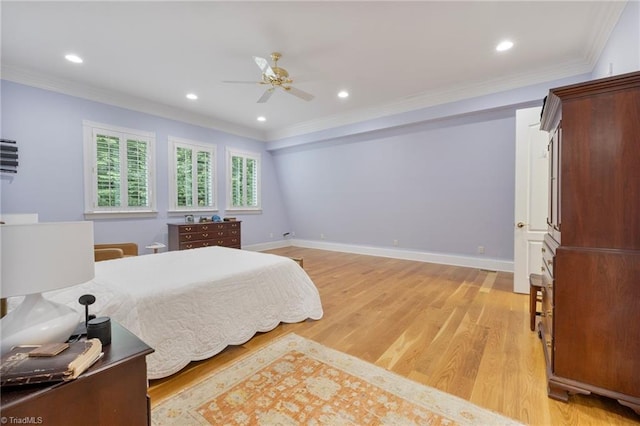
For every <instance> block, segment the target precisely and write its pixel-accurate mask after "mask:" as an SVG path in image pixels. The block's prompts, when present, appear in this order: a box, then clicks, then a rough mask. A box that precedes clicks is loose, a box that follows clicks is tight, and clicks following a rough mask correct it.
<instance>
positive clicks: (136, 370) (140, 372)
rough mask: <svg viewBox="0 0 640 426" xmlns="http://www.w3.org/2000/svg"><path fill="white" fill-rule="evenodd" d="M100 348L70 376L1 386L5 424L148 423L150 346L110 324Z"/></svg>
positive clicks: (120, 327)
mask: <svg viewBox="0 0 640 426" xmlns="http://www.w3.org/2000/svg"><path fill="white" fill-rule="evenodd" d="M102 352H103V355H102V357H100V358H99V359H98V360H97V361H96V362H95V363H94V364H93V365H92V366H91V367H89V368H88V369H87V370H85V371H84V373H82V374H81V375H80V376H79V377H78V378H77V379H75V380H69V381H66V382H56V383H41V384H39V385H34V386H13V387H8V388H3V389H2V393H0V398H1V403H0V407H1V409H2V417H3V418H4V419H5V420H7V423H8V424H14V423H18V420H22V422H20V423H22V424H25V423H31V424H36V423H37V424H43V425H64V426H86V425H88V424H91V425H105V426H106V425H109V426H110V425H148V424H149V409H148V407H149V398H148V396H147V372H146V370H147V369H146V363H145V357H146V355H147V354H150V353H152V352H153V349H151V348H150V347H149V346H147V345H146V344H145V343H144V342H142V341H141V340H140V339H139V338H137V337H136V336H134V335H133V334H132V333H130V332H129V331H128V330H126V329H124V328H123V327H122V326H120V325H119V324H118V323H114V324H113V342H112V344H111V345H109V346H106V347H103V348H102Z"/></svg>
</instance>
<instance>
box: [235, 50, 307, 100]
mask: <svg viewBox="0 0 640 426" xmlns="http://www.w3.org/2000/svg"><path fill="white" fill-rule="evenodd" d="M281 57H282V54H281V53H279V52H273V53H272V54H271V60H272V61H273V66H270V65H269V62H268V61H267V60H266V59H264V58H261V57H259V56H254V57H253V60H254V61H255V63H256V65H258V68H260V70H261V71H262V79H261V80H260V81H258V82H257V84H264V85H269V86H270V87H269V88H267V90H265V92H264V93H263V94H262V96H260V98H258V103H260V104H261V103H265V102H267V101H268V100H269V98H270V97H271V95H272V94H273V92H274V91H275V89H276V88H277V87H279V88H281V89H282V90H284V91H285V92H287V93H289V94H291V95H293V96H296V97H298V98H300V99H303V100H305V101H310V100H312V99H313V98H314V96H313V95H312V94H310V93H307V92H305V91H303V90H300V89H298V88H295V87H293V86H291V84H292V83H293V79H291V78H290V77H289V72H288V71H287V70H286V69H284V68H281V67H279V66H278V60H279V59H280V58H281ZM225 83H248V84H256V82H253V81H225Z"/></svg>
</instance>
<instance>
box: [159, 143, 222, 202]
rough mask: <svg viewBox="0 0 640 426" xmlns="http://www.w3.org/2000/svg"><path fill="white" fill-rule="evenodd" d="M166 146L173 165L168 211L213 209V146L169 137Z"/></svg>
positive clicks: (214, 199)
mask: <svg viewBox="0 0 640 426" xmlns="http://www.w3.org/2000/svg"><path fill="white" fill-rule="evenodd" d="M169 147H170V151H169V158H170V161H171V163H172V164H173V170H172V174H171V181H170V188H169V192H170V194H171V195H170V197H171V198H170V199H171V206H170V210H172V211H198V210H201V211H204V210H206V211H213V210H216V197H215V177H216V173H215V151H216V146H215V145H212V144H206V143H202V142H195V141H188V140H185V139H179V138H175V137H171V136H170V137H169Z"/></svg>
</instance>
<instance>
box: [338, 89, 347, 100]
mask: <svg viewBox="0 0 640 426" xmlns="http://www.w3.org/2000/svg"><path fill="white" fill-rule="evenodd" d="M338 97H339V98H343V99H344V98H348V97H349V92H347V91H346V90H341V91H339V92H338Z"/></svg>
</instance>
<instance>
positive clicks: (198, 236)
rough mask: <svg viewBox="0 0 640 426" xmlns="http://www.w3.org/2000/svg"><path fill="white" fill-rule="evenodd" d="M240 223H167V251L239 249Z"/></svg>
mask: <svg viewBox="0 0 640 426" xmlns="http://www.w3.org/2000/svg"><path fill="white" fill-rule="evenodd" d="M241 223H242V222H240V221H233V222H207V223H169V224H168V226H169V250H187V249H192V248H198V247H209V246H223V247H231V248H241V247H240V224H241Z"/></svg>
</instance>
